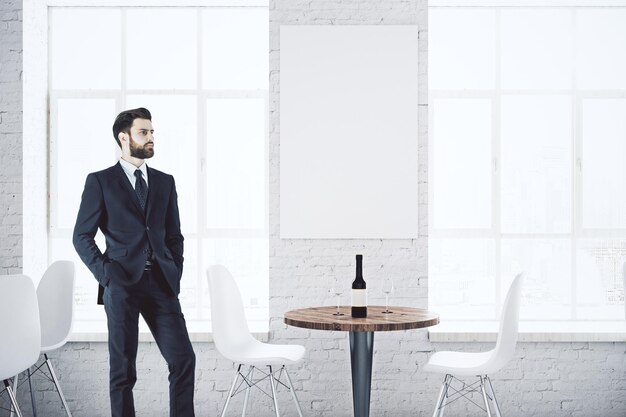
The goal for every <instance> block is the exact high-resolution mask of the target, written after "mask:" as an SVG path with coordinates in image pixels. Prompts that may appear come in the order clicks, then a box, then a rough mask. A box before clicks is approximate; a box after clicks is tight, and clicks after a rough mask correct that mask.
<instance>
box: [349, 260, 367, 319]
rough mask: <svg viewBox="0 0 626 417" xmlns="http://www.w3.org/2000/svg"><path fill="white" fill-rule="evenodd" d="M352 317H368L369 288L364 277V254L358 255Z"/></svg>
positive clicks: (353, 288) (353, 286) (353, 284)
mask: <svg viewBox="0 0 626 417" xmlns="http://www.w3.org/2000/svg"><path fill="white" fill-rule="evenodd" d="M352 317H357V318H363V317H367V289H366V285H365V280H364V279H363V255H357V256H356V278H354V281H353V282H352Z"/></svg>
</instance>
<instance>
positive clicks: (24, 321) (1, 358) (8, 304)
mask: <svg viewBox="0 0 626 417" xmlns="http://www.w3.org/2000/svg"><path fill="white" fill-rule="evenodd" d="M40 348H41V330H40V327H39V307H38V305H37V294H36V292H35V285H34V284H33V281H32V280H31V279H30V278H29V277H27V276H26V275H6V276H0V381H2V380H4V379H9V378H12V377H14V376H15V375H17V374H19V373H20V372H22V371H24V370H26V369H27V368H29V367H30V366H32V365H33V364H34V363H35V362H37V359H39V352H40Z"/></svg>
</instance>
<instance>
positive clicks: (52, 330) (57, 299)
mask: <svg viewBox="0 0 626 417" xmlns="http://www.w3.org/2000/svg"><path fill="white" fill-rule="evenodd" d="M74 275H75V272H74V262H72V261H56V262H53V263H52V264H51V265H50V266H49V267H48V269H46V272H45V273H44V274H43V277H42V278H41V281H39V285H38V286H37V299H38V300H39V320H40V323H41V347H42V348H43V349H46V350H48V349H49V350H51V349H56V348H58V347H61V346H63V345H64V344H65V342H66V341H67V337H68V336H69V334H70V330H71V329H72V317H73V314H74Z"/></svg>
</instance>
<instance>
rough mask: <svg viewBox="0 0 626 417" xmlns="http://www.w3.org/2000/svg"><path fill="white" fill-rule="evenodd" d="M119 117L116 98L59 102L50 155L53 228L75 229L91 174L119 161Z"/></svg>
mask: <svg viewBox="0 0 626 417" xmlns="http://www.w3.org/2000/svg"><path fill="white" fill-rule="evenodd" d="M115 116H116V113H115V100H113V99H59V100H58V101H57V112H56V120H55V121H54V122H53V123H54V125H56V129H54V127H53V130H52V132H53V137H52V143H51V151H52V153H51V156H50V173H51V177H52V181H51V183H50V196H51V200H50V208H51V210H52V217H51V226H52V227H56V228H60V229H69V230H73V229H74V223H75V222H76V215H77V213H78V208H79V206H80V199H81V196H82V193H83V189H84V187H85V178H87V174H89V173H90V172H95V171H99V170H101V169H105V168H108V167H109V166H111V165H113V164H114V163H115V161H116V148H118V146H117V143H116V142H115V139H114V138H113V134H112V133H111V126H112V125H113V121H114V120H115ZM55 130H56V132H55Z"/></svg>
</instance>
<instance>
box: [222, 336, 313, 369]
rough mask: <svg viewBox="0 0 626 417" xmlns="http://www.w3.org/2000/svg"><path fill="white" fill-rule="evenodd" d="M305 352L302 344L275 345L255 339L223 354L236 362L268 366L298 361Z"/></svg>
mask: <svg viewBox="0 0 626 417" xmlns="http://www.w3.org/2000/svg"><path fill="white" fill-rule="evenodd" d="M304 352H305V348H304V346H301V345H274V344H269V343H262V342H259V341H258V340H256V339H255V340H254V341H253V342H250V343H247V344H246V345H245V346H240V347H239V348H236V349H232V348H231V349H230V351H229V352H222V354H223V355H224V356H226V357H227V358H228V359H230V360H231V361H233V362H235V363H242V364H244V365H253V366H267V365H289V364H294V363H298V362H299V361H300V360H301V359H302V357H304Z"/></svg>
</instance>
